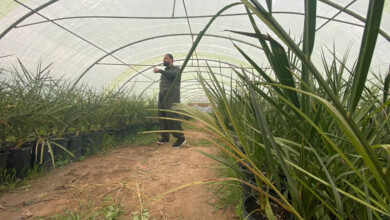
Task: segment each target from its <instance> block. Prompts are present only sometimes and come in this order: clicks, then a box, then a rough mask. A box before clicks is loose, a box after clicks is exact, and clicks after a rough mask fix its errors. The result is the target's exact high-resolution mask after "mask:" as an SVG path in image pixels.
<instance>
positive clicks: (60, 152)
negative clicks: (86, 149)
mask: <svg viewBox="0 0 390 220" xmlns="http://www.w3.org/2000/svg"><path fill="white" fill-rule="evenodd" d="M52 142H55V143H56V144H58V145H61V146H62V147H64V148H65V149H68V142H69V138H57V139H53V140H52ZM51 146H52V149H53V154H54V157H55V158H63V157H67V156H68V155H69V154H68V153H67V152H66V151H64V149H62V148H61V147H59V146H57V145H55V144H51Z"/></svg>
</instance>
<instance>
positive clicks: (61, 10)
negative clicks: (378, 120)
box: [0, 0, 390, 102]
mask: <svg viewBox="0 0 390 220" xmlns="http://www.w3.org/2000/svg"><path fill="white" fill-rule="evenodd" d="M234 2H236V1H233V0H211V1H210V0H208V1H205V0H159V1H155V0H111V1H107V0H106V1H103V0H52V1H48V0H1V1H0V68H2V74H1V75H0V77H1V78H8V77H10V74H11V72H12V71H11V70H12V69H13V68H14V66H16V64H17V62H18V61H17V60H18V59H19V60H20V61H21V62H22V63H23V64H24V65H25V66H26V68H30V69H31V68H36V66H37V64H38V63H39V62H42V64H43V65H49V64H51V63H53V66H52V70H51V75H52V76H53V77H54V78H61V77H63V78H65V79H69V80H73V81H74V82H77V83H87V84H89V85H90V86H91V87H93V88H96V89H97V90H104V89H118V88H120V89H131V90H132V91H133V92H135V93H136V94H139V95H146V96H154V95H155V94H157V92H158V82H159V75H158V74H154V73H153V71H152V70H153V67H154V66H156V65H160V66H161V64H162V58H163V55H164V54H166V53H171V54H173V56H174V59H175V64H176V65H181V64H182V63H183V60H184V59H185V57H186V56H187V54H188V52H189V50H190V48H191V46H192V44H193V42H194V41H195V39H196V37H197V36H198V35H199V33H200V32H201V31H202V30H203V29H204V28H205V26H206V25H207V24H208V22H209V21H210V19H211V18H212V17H213V16H214V15H215V14H217V12H218V11H219V10H221V9H222V8H223V7H224V6H226V5H228V4H231V3H234ZM259 2H260V3H261V4H264V7H266V6H265V5H266V3H265V1H259ZM304 2H305V1H303V0H279V1H273V3H272V10H273V16H274V18H275V19H276V20H277V21H278V22H279V23H280V24H281V25H282V27H283V28H284V29H285V30H288V32H289V34H290V36H291V37H292V38H293V39H294V40H295V42H296V43H297V44H298V43H299V42H300V41H301V40H302V38H303V36H302V34H303V31H304V30H303V27H304V25H303V23H304V13H305V6H304ZM368 4H369V1H367V0H354V1H353V0H339V1H337V2H336V1H333V2H330V1H325V0H323V1H321V0H320V1H318V3H317V20H316V32H317V33H316V38H315V44H314V52H313V55H312V60H313V62H321V59H322V57H321V54H322V53H325V54H326V53H330V52H332V51H333V48H335V52H336V54H337V56H338V57H343V56H344V55H345V54H346V53H347V51H349V52H348V53H349V55H348V62H347V66H348V67H349V68H352V67H353V65H354V64H355V62H356V58H357V57H358V55H359V48H360V42H361V40H362V36H363V31H364V25H365V23H364V19H365V17H366V14H367V10H368ZM255 19H256V23H257V25H258V27H259V28H260V30H261V31H262V33H265V34H269V35H271V36H272V37H274V38H275V39H278V38H277V36H275V35H274V34H273V32H272V31H271V30H270V29H269V28H268V27H267V25H266V24H264V23H263V22H262V21H261V20H260V19H258V18H255ZM227 30H231V31H242V32H250V33H254V30H253V27H252V25H251V23H250V22H249V18H248V15H247V12H246V10H245V7H244V5H242V4H241V5H237V6H235V7H232V8H230V9H228V10H226V11H224V12H223V13H222V15H221V16H219V17H218V18H217V19H216V20H215V21H214V22H213V23H212V24H211V26H210V28H209V29H208V30H207V32H206V33H205V36H204V37H203V38H202V39H201V42H200V44H199V45H198V47H197V48H196V51H195V53H194V54H193V56H192V59H191V60H190V62H189V63H188V65H187V66H186V68H185V70H184V72H183V76H182V83H181V87H182V88H181V92H182V102H202V101H204V100H205V97H204V94H203V92H202V89H201V86H200V84H199V82H198V81H197V79H196V78H197V75H198V74H199V73H200V74H204V75H205V77H206V78H207V71H208V70H207V65H210V67H211V68H212V69H215V70H216V71H217V72H218V73H220V74H219V75H218V77H220V78H221V80H222V81H226V82H228V81H229V80H230V78H231V77H235V74H234V72H233V71H232V69H231V68H230V66H235V67H239V68H241V67H243V68H245V69H246V70H248V71H252V70H253V69H252V67H251V66H250V65H249V64H248V62H247V61H246V60H245V58H244V57H243V56H242V55H241V54H240V53H239V52H238V51H237V49H235V47H234V44H233V43H235V44H237V45H238V46H239V47H240V48H241V49H243V50H244V51H245V52H246V53H247V54H248V55H249V56H250V57H252V58H253V59H255V61H256V62H257V63H258V64H261V65H263V66H265V67H266V66H267V65H269V64H267V62H266V57H265V54H264V53H263V51H262V50H261V49H260V44H259V42H258V41H257V40H256V39H254V38H250V37H246V36H243V35H239V34H236V33H233V32H229V31H227ZM389 33H390V3H389V1H386V2H385V10H384V12H383V15H382V20H381V30H380V34H379V37H378V40H377V42H376V48H375V52H374V56H373V59H372V62H371V67H370V68H371V69H370V70H371V72H373V73H377V74H382V75H384V74H386V72H387V71H388V70H389V64H390V44H389V40H390V38H389ZM369 80H371V82H373V83H375V79H374V78H373V77H371V78H370V76H369Z"/></svg>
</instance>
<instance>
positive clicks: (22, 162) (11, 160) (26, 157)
mask: <svg viewBox="0 0 390 220" xmlns="http://www.w3.org/2000/svg"><path fill="white" fill-rule="evenodd" d="M32 149H33V144H31V143H29V144H23V145H22V146H21V147H20V148H9V149H8V151H9V156H8V159H7V163H6V168H7V169H8V170H11V169H15V175H16V177H17V178H24V177H25V176H26V174H27V171H28V169H30V165H31V159H32Z"/></svg>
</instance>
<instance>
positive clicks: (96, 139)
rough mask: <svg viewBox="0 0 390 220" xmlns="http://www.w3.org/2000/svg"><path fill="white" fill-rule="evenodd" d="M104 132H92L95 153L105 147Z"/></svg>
mask: <svg viewBox="0 0 390 220" xmlns="http://www.w3.org/2000/svg"><path fill="white" fill-rule="evenodd" d="M103 136H104V132H103V131H94V132H92V142H93V148H94V152H95V153H96V152H97V151H100V150H101V149H102V147H103Z"/></svg>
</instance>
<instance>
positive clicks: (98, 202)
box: [0, 131, 238, 220]
mask: <svg viewBox="0 0 390 220" xmlns="http://www.w3.org/2000/svg"><path fill="white" fill-rule="evenodd" d="M186 137H187V144H186V145H185V146H184V147H182V148H180V149H172V148H171V146H170V145H163V146H158V145H157V144H153V145H148V146H136V147H134V146H133V147H126V148H121V149H116V150H114V151H112V152H110V153H108V154H106V155H102V156H94V157H91V158H87V159H85V160H83V161H79V162H75V163H72V164H68V165H66V166H65V167H62V168H57V169H56V170H55V171H52V172H50V173H49V174H47V175H45V176H43V177H40V178H36V179H33V180H31V181H29V185H28V186H27V187H22V188H20V187H19V188H17V189H14V190H9V191H7V192H3V193H1V194H0V219H41V218H42V219H48V218H49V219H50V217H53V216H56V217H57V218H58V219H66V218H65V217H66V216H71V218H70V219H77V218H80V219H104V216H106V217H109V216H110V215H111V216H115V215H117V214H119V217H118V219H133V217H134V215H136V213H134V212H136V211H138V212H139V213H142V212H143V213H144V214H145V215H146V216H148V218H149V219H199V220H203V219H238V218H237V217H235V212H234V207H233V206H232V207H229V208H228V209H227V210H226V211H225V212H224V213H223V210H221V209H216V208H215V207H213V206H211V205H210V204H209V203H210V201H212V200H213V198H215V196H214V195H213V193H212V192H210V190H208V188H207V187H206V186H192V187H189V188H185V189H181V190H178V191H175V192H173V193H170V194H168V195H166V196H164V197H162V198H160V199H158V200H156V201H152V202H150V203H148V204H146V201H147V200H148V199H151V198H153V197H155V196H156V195H159V194H161V193H163V192H166V191H168V190H169V189H172V188H174V187H177V186H180V185H183V184H187V183H190V182H194V181H199V180H205V179H212V178H216V172H215V170H213V169H212V167H213V166H214V165H215V164H216V162H215V161H213V160H211V159H209V158H207V157H206V156H204V155H203V154H201V153H200V152H199V150H200V151H204V152H207V153H212V154H215V153H216V152H217V151H218V149H217V148H216V147H215V146H210V145H208V146H202V145H199V144H196V143H199V141H201V140H203V139H204V138H205V137H207V134H205V133H203V132H200V131H191V133H190V134H186Z"/></svg>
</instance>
